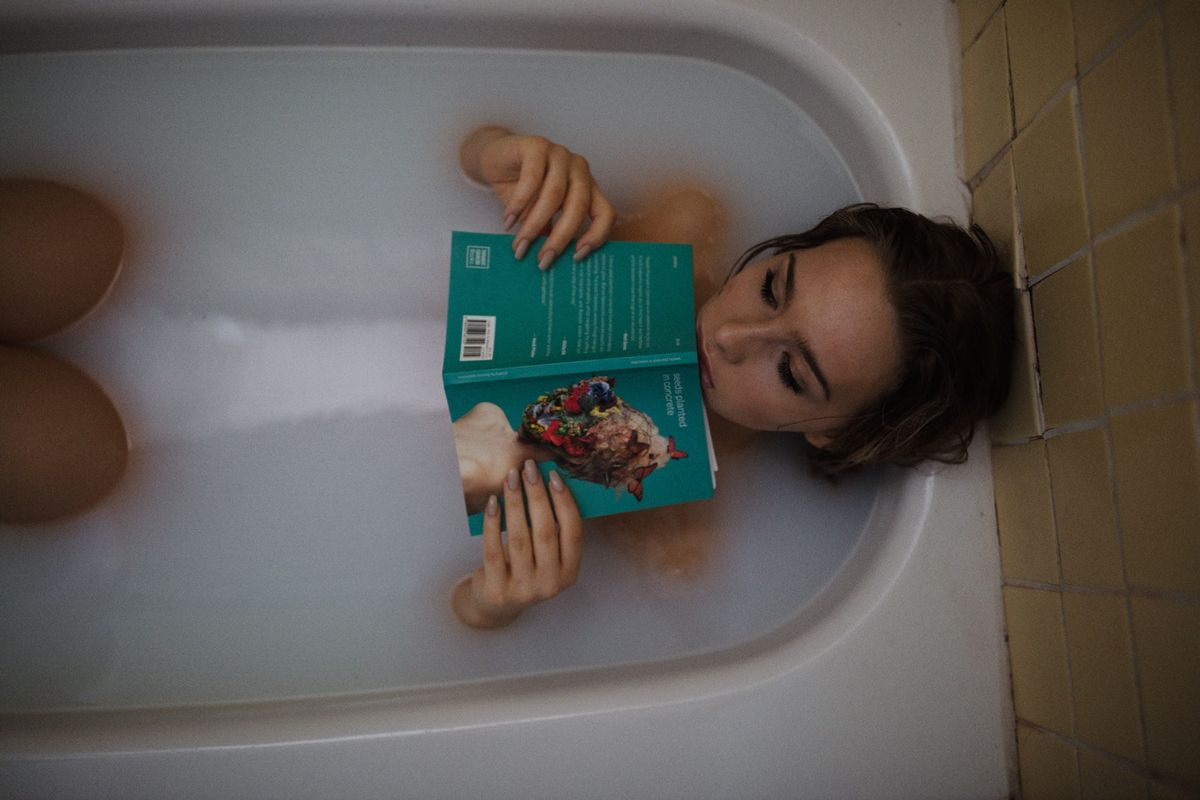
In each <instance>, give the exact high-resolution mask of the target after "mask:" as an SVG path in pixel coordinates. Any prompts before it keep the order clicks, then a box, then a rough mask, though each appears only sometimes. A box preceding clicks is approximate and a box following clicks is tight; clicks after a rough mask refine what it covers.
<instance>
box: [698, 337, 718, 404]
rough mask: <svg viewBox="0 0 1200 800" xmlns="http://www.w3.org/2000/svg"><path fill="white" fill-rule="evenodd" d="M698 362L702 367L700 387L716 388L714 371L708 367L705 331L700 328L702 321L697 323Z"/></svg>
mask: <svg viewBox="0 0 1200 800" xmlns="http://www.w3.org/2000/svg"><path fill="white" fill-rule="evenodd" d="M696 361H697V363H698V364H699V366H700V386H701V387H702V388H704V389H713V388H715V386H714V384H713V379H712V371H711V370H710V369H709V367H708V354H707V353H706V352H704V331H703V330H701V328H700V321H699V320H697V321H696Z"/></svg>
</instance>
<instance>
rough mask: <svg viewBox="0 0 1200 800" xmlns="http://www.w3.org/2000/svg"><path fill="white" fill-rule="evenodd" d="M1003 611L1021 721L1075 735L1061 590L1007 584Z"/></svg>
mask: <svg viewBox="0 0 1200 800" xmlns="http://www.w3.org/2000/svg"><path fill="white" fill-rule="evenodd" d="M1004 611H1005V616H1006V620H1007V625H1008V652H1009V658H1010V659H1011V662H1012V681H1013V707H1014V710H1015V711H1016V715H1017V717H1018V718H1019V719H1023V720H1027V721H1028V722H1032V723H1034V724H1036V725H1041V726H1042V727H1044V728H1048V729H1050V730H1053V731H1056V732H1058V733H1062V734H1066V735H1068V736H1069V735H1071V733H1072V731H1073V727H1074V726H1073V723H1072V717H1071V692H1070V682H1069V678H1068V676H1067V645H1066V638H1065V636H1064V634H1063V618H1062V607H1061V604H1060V598H1059V594H1058V592H1053V591H1046V590H1042V589H1026V588H1022V587H1016V586H1006V587H1005V588H1004Z"/></svg>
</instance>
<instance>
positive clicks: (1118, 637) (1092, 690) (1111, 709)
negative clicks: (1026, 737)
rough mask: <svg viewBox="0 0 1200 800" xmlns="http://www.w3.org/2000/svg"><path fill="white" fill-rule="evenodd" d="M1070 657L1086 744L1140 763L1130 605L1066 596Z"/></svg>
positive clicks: (1079, 729)
mask: <svg viewBox="0 0 1200 800" xmlns="http://www.w3.org/2000/svg"><path fill="white" fill-rule="evenodd" d="M1063 619H1064V621H1065V622H1066V627H1067V656H1068V659H1069V661H1070V666H1071V690H1072V692H1073V693H1074V696H1075V735H1076V736H1077V737H1078V738H1079V740H1080V741H1081V742H1084V743H1086V744H1090V745H1093V746H1095V747H1098V748H1100V749H1101V750H1104V751H1105V752H1109V753H1114V754H1116V755H1119V756H1122V757H1124V758H1127V759H1129V760H1131V761H1135V762H1138V763H1141V762H1142V761H1143V756H1142V725H1141V720H1140V718H1139V715H1138V714H1139V712H1138V698H1137V689H1136V688H1135V683H1134V677H1133V650H1132V648H1131V647H1130V641H1129V622H1128V617H1127V615H1126V612H1125V599H1124V598H1123V597H1118V596H1116V595H1095V594H1076V593H1073V592H1068V593H1065V594H1064V595H1063Z"/></svg>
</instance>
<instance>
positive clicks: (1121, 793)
mask: <svg viewBox="0 0 1200 800" xmlns="http://www.w3.org/2000/svg"><path fill="white" fill-rule="evenodd" d="M1079 788H1080V790H1081V792H1082V794H1083V796H1084V797H1086V798H1087V800H1146V797H1147V794H1146V779H1145V778H1143V777H1142V776H1141V775H1138V774H1137V773H1136V772H1134V771H1133V769H1132V768H1130V767H1129V766H1128V765H1126V764H1122V763H1121V762H1119V761H1117V760H1116V759H1113V758H1109V757H1108V756H1105V755H1101V754H1099V753H1095V752H1092V751H1090V750H1082V749H1081V750H1080V751H1079Z"/></svg>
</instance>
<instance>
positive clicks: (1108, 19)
mask: <svg viewBox="0 0 1200 800" xmlns="http://www.w3.org/2000/svg"><path fill="white" fill-rule="evenodd" d="M1189 1H1190V0H1189ZM1151 2H1152V0H1072V2H1071V17H1072V21H1073V22H1074V24H1075V51H1076V53H1077V54H1078V57H1079V66H1080V68H1081V69H1086V68H1087V67H1088V66H1090V65H1091V62H1092V61H1093V60H1094V59H1095V58H1096V56H1097V55H1099V54H1100V51H1101V50H1103V49H1104V47H1105V46H1106V45H1107V44H1108V43H1109V42H1111V41H1112V40H1113V38H1114V37H1116V36H1117V35H1119V34H1121V33H1124V32H1125V31H1127V30H1128V29H1129V27H1130V25H1132V24H1133V21H1134V20H1136V19H1137V17H1138V15H1139V14H1141V13H1142V12H1143V11H1145V10H1146V9H1147V8H1149V7H1150V4H1151Z"/></svg>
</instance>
